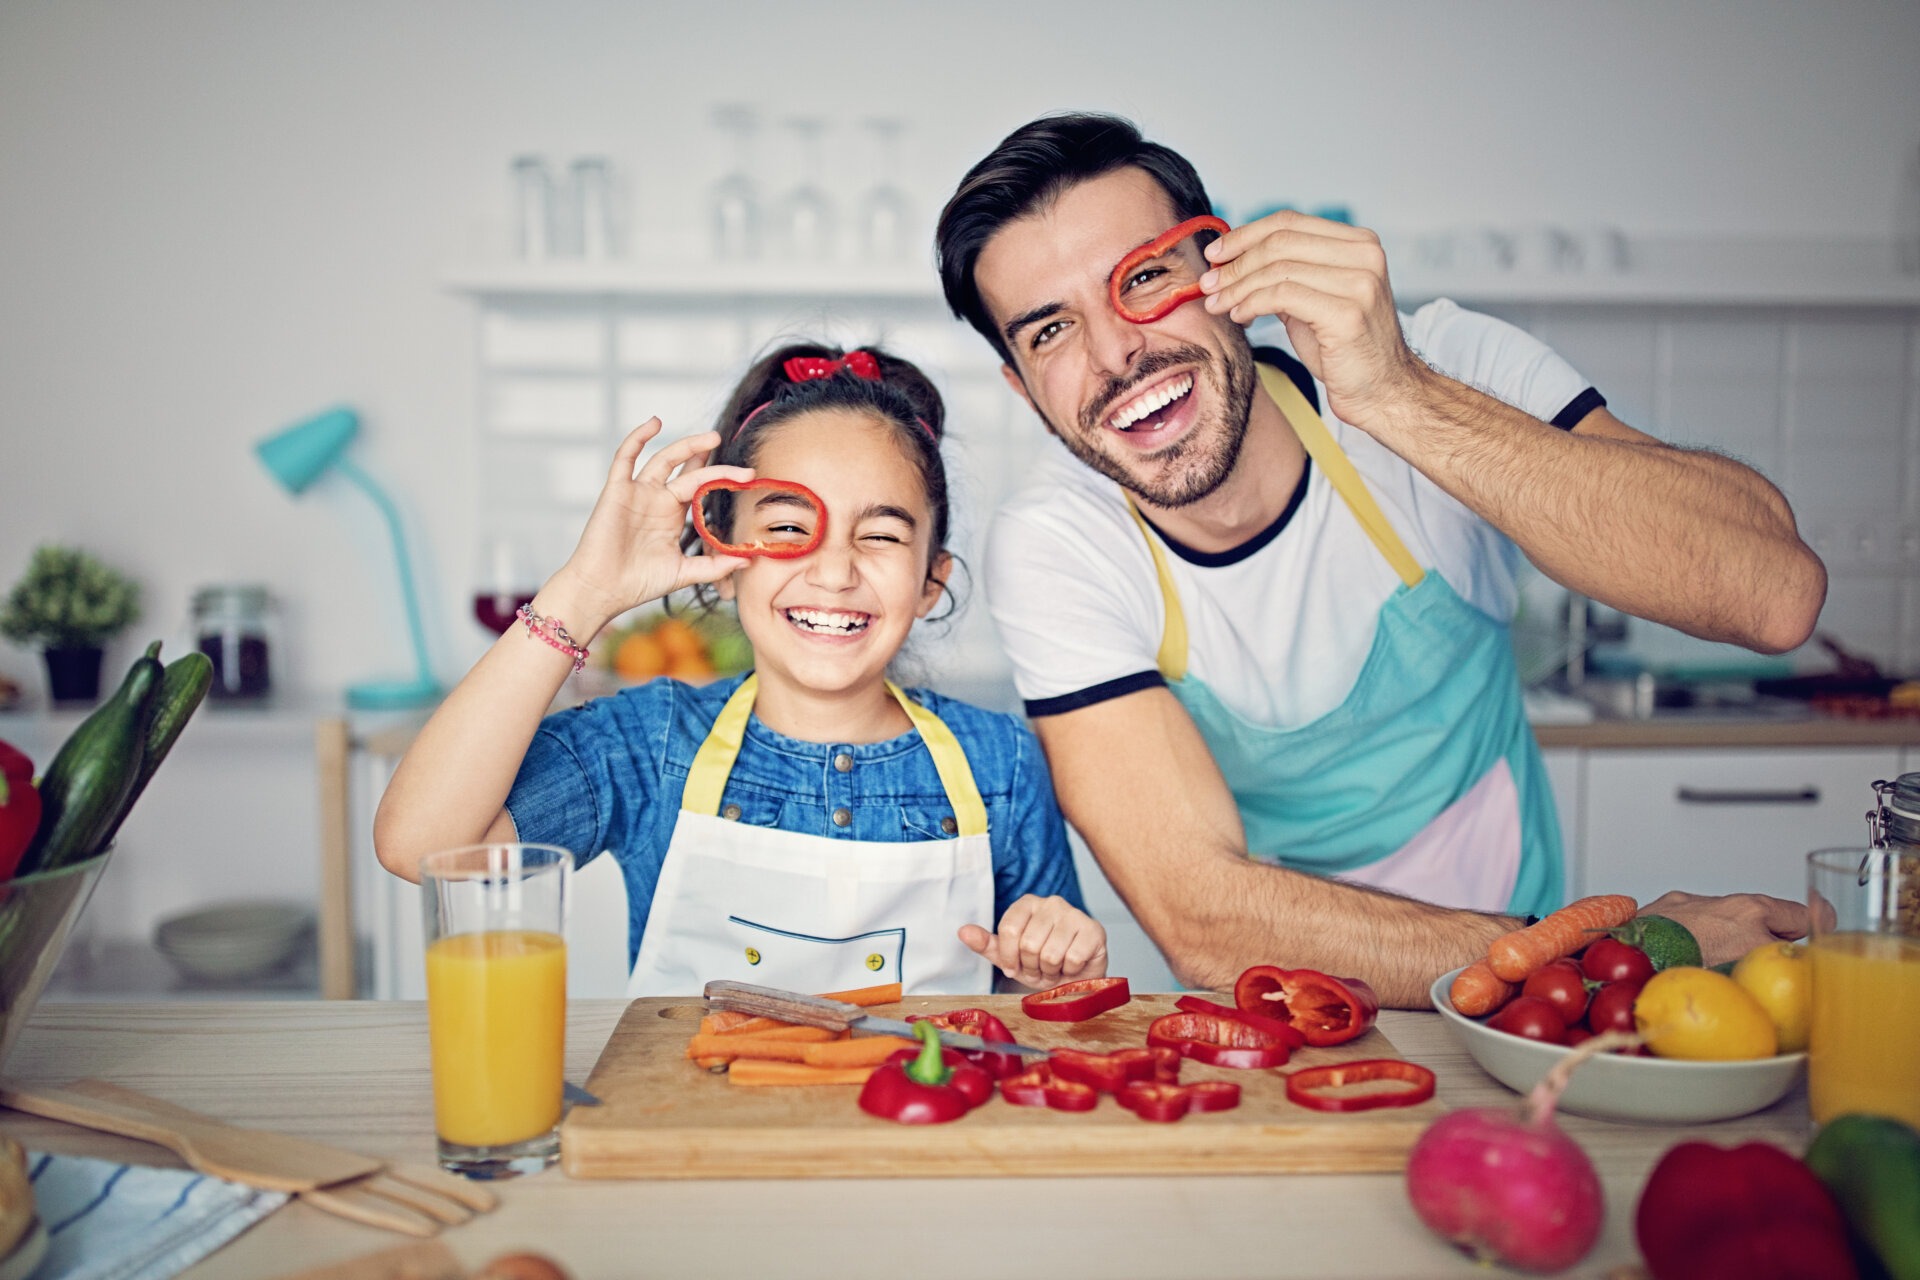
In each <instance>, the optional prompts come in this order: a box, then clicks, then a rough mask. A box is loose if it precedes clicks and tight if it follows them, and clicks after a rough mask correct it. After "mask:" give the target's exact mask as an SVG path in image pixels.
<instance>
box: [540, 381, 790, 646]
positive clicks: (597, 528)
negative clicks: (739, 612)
mask: <svg viewBox="0 0 1920 1280" xmlns="http://www.w3.org/2000/svg"><path fill="white" fill-rule="evenodd" d="M659 434H660V419H658V418H648V419H647V420H646V421H645V422H643V423H641V424H640V425H639V426H638V427H635V428H634V429H633V431H632V433H631V434H629V435H628V436H627V438H626V439H625V440H623V441H622V442H621V444H620V449H619V452H617V453H615V454H614V455H613V466H612V468H611V469H610V470H609V471H608V472H607V483H606V487H605V488H603V489H601V491H600V497H599V499H598V500H597V501H596V502H595V503H594V504H593V514H592V515H590V516H588V517H587V527H586V530H585V531H584V532H583V533H582V534H581V535H580V545H579V546H577V547H575V548H574V550H573V554H572V555H571V556H570V557H568V559H567V563H566V564H565V565H564V566H562V568H561V570H560V572H559V573H557V574H555V575H554V580H555V581H554V583H550V584H549V588H548V589H551V588H553V587H555V586H556V584H559V585H563V586H564V588H565V591H564V594H565V595H566V596H568V597H570V600H571V601H572V602H571V603H569V604H568V605H567V606H566V608H567V609H568V610H570V612H568V613H566V614H565V615H563V616H565V617H566V618H567V619H568V620H569V621H572V620H573V618H574V616H575V615H576V614H577V615H578V616H579V618H580V621H581V623H582V625H583V626H585V627H586V628H587V634H586V635H581V637H580V638H581V642H582V643H585V642H586V638H587V635H590V634H592V633H593V632H597V631H598V630H599V629H600V628H601V627H603V626H605V625H606V624H607V622H608V621H610V620H611V619H613V618H615V617H617V616H618V615H620V614H622V613H625V612H626V611H627V610H628V609H631V608H634V607H635V606H637V605H642V604H645V603H647V602H648V601H649V600H657V599H659V598H660V597H661V596H664V595H667V594H668V593H670V592H673V591H677V590H679V589H680V588H682V587H687V586H692V585H694V584H695V583H702V582H717V581H719V580H720V579H721V578H724V577H726V576H727V575H728V574H730V573H732V572H733V571H734V570H736V569H738V568H740V567H741V566H742V565H744V564H746V563H747V561H746V560H745V559H743V558H741V557H739V556H705V555H703V556H689V555H686V554H684V553H683V552H682V551H681V550H680V534H681V531H682V530H683V529H684V528H685V527H686V522H687V504H688V503H690V502H692V501H693V494H694V490H696V489H698V488H699V487H700V486H701V485H703V484H705V483H706V482H707V481H709V480H719V479H729V480H751V479H753V471H752V469H751V468H747V467H709V466H704V465H700V463H703V462H704V461H705V459H706V456H707V455H708V454H709V453H710V452H711V451H712V450H714V449H716V448H718V447H719V444H720V436H719V434H718V433H717V432H712V431H707V432H703V433H701V434H700V435H697V436H688V437H686V438H685V439H683V440H676V441H674V442H673V443H672V444H670V445H668V446H666V447H665V448H664V449H662V450H660V452H658V453H656V454H655V455H654V456H653V457H651V458H649V459H647V461H646V462H645V463H644V464H642V463H640V461H639V459H640V452H641V450H643V449H644V448H645V447H646V446H647V443H648V442H649V441H650V440H652V439H653V438H654V437H655V436H657V435H659ZM696 460H698V461H696ZM683 467H684V469H682V468H683ZM676 471H677V472H678V474H675V473H676ZM545 593H546V589H543V593H542V594H543V595H544V594H545Z"/></svg>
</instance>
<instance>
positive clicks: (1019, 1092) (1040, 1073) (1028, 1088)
mask: <svg viewBox="0 0 1920 1280" xmlns="http://www.w3.org/2000/svg"><path fill="white" fill-rule="evenodd" d="M1000 1096H1001V1097H1003V1098H1005V1099H1006V1100H1007V1101H1008V1102H1011V1103H1012V1104H1013V1105H1014V1106H1016V1107H1050V1108H1052V1109H1053V1110H1055V1111H1091V1110H1093V1109H1094V1108H1095V1107H1097V1106H1099V1105H1100V1091H1099V1090H1098V1089H1095V1088H1093V1087H1092V1086H1091V1085H1085V1084H1081V1083H1080V1082H1079V1081H1077V1080H1064V1079H1062V1078H1061V1077H1060V1076H1058V1075H1056V1074H1054V1070H1053V1067H1052V1065H1051V1064H1050V1063H1047V1062H1044V1061H1043V1062H1036V1063H1034V1064H1033V1065H1032V1066H1031V1067H1028V1068H1027V1069H1026V1070H1025V1071H1022V1072H1021V1073H1020V1074H1019V1075H1017V1076H1009V1077H1008V1078H1007V1079H1005V1080H1002V1081H1001V1082H1000Z"/></svg>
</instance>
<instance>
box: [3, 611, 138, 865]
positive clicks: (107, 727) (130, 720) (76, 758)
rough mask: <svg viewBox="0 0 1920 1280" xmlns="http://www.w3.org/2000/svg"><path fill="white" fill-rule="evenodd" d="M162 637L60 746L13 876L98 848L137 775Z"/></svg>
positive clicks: (87, 854) (43, 782)
mask: <svg viewBox="0 0 1920 1280" xmlns="http://www.w3.org/2000/svg"><path fill="white" fill-rule="evenodd" d="M159 654H160V642H159V641H158V640H156V641H154V642H153V644H151V645H150V646H148V648H147V651H146V653H145V654H143V655H142V656H140V657H138V658H136V659H134V662H133V666H132V667H130V668H129V669H128V671H127V678H126V679H125V680H123V681H121V683H120V688H119V689H118V690H117V691H116V692H115V693H114V695H113V696H112V697H111V698H109V699H107V700H106V702H104V703H102V704H101V705H100V708H99V709H98V710H96V711H95V712H94V713H93V714H92V715H90V716H88V717H87V718H86V719H85V720H83V721H81V722H80V727H79V728H78V729H75V730H74V731H73V733H72V734H70V735H69V736H68V738H67V740H66V741H65V742H64V743H62V744H61V746H60V750H59V752H58V753H57V754H56V755H55V756H54V757H53V763H52V764H50V765H48V766H47V771H46V773H45V774H44V775H43V776H42V777H41V779H40V830H39V831H37V832H35V833H34V837H33V843H32V844H30V845H28V846H27V851H26V853H25V854H23V855H21V858H20V866H19V869H18V870H17V871H15V873H14V874H15V875H22V876H23V875H30V874H32V873H33V872H35V871H54V870H58V869H59V868H61V867H64V866H66V865H68V864H69V863H74V862H80V861H82V860H84V859H86V858H88V857H91V856H92V855H93V854H95V853H98V852H99V851H100V850H101V848H103V847H104V846H105V844H106V838H107V836H108V834H109V833H110V832H111V831H112V830H113V828H114V826H115V824H116V822H117V821H118V820H119V817H120V810H121V809H122V808H123V807H124V806H125V804H126V799H127V793H128V792H129V791H131V790H132V789H133V784H134V780H135V779H136V778H138V777H139V776H140V758H141V756H142V755H143V754H144V753H145V752H146V748H147V730H148V727H149V726H150V725H152V723H153V715H154V712H155V711H156V710H157V709H158V708H157V704H158V699H157V698H155V697H154V695H155V694H156V693H157V692H158V691H159V689H160V681H161V677H162V676H163V675H164V674H165V673H164V672H163V671H162V669H161V666H160V657H159Z"/></svg>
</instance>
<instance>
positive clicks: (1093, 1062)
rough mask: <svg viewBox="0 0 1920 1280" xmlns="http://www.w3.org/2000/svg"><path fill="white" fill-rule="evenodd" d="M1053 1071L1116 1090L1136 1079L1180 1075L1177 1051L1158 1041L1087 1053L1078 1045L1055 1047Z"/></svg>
mask: <svg viewBox="0 0 1920 1280" xmlns="http://www.w3.org/2000/svg"><path fill="white" fill-rule="evenodd" d="M1050 1061H1051V1063H1052V1066H1053V1074H1054V1075H1056V1076H1058V1077H1059V1078H1060V1079H1062V1080H1071V1081H1073V1082H1075V1083H1076V1084H1084V1085H1086V1086H1088V1087H1089V1088H1093V1089H1098V1090H1099V1091H1100V1092H1102V1093H1112V1094H1117V1093H1119V1091H1120V1090H1121V1088H1122V1087H1123V1086H1125V1085H1128V1084H1133V1083H1136V1082H1138V1081H1147V1082H1149V1083H1157V1084H1173V1083H1175V1082H1177V1081H1178V1080H1179V1079H1180V1054H1179V1052H1178V1051H1177V1050H1174V1049H1169V1048H1166V1047H1164V1046H1160V1045H1150V1046H1146V1047H1144V1048H1143V1047H1140V1046H1135V1047H1134V1048H1131V1049H1119V1050H1116V1051H1115V1052H1113V1053H1087V1052H1085V1051H1084V1050H1080V1049H1055V1050H1054V1051H1053V1057H1052V1059H1051V1060H1050Z"/></svg>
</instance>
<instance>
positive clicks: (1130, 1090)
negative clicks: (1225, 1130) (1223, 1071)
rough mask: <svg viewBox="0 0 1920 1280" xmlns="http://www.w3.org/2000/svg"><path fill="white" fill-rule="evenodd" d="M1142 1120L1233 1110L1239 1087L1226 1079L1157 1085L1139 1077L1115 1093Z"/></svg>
mask: <svg viewBox="0 0 1920 1280" xmlns="http://www.w3.org/2000/svg"><path fill="white" fill-rule="evenodd" d="M1113 1100H1114V1101H1115V1102H1118V1103H1119V1104H1120V1105H1121V1106H1123V1107H1125V1108H1126V1109H1127V1110H1129V1111H1131V1112H1133V1113H1134V1114H1135V1115H1137V1116H1139V1117H1140V1118H1141V1119H1142V1120H1158V1121H1162V1122H1165V1121H1173V1120H1178V1119H1179V1118H1180V1117H1182V1116H1184V1115H1186V1114H1187V1112H1189V1111H1231V1110H1233V1109H1234V1108H1235V1107H1237V1106H1239V1105H1240V1086H1239V1085H1237V1084H1234V1083H1232V1082H1231V1081H1227V1080H1200V1081H1196V1082H1195V1083H1193V1084H1157V1083H1151V1082H1146V1081H1138V1080H1136V1081H1135V1082H1133V1083H1132V1084H1129V1085H1126V1086H1125V1087H1123V1088H1122V1089H1121V1090H1120V1092H1119V1093H1116V1094H1115V1095H1114V1096H1113Z"/></svg>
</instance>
